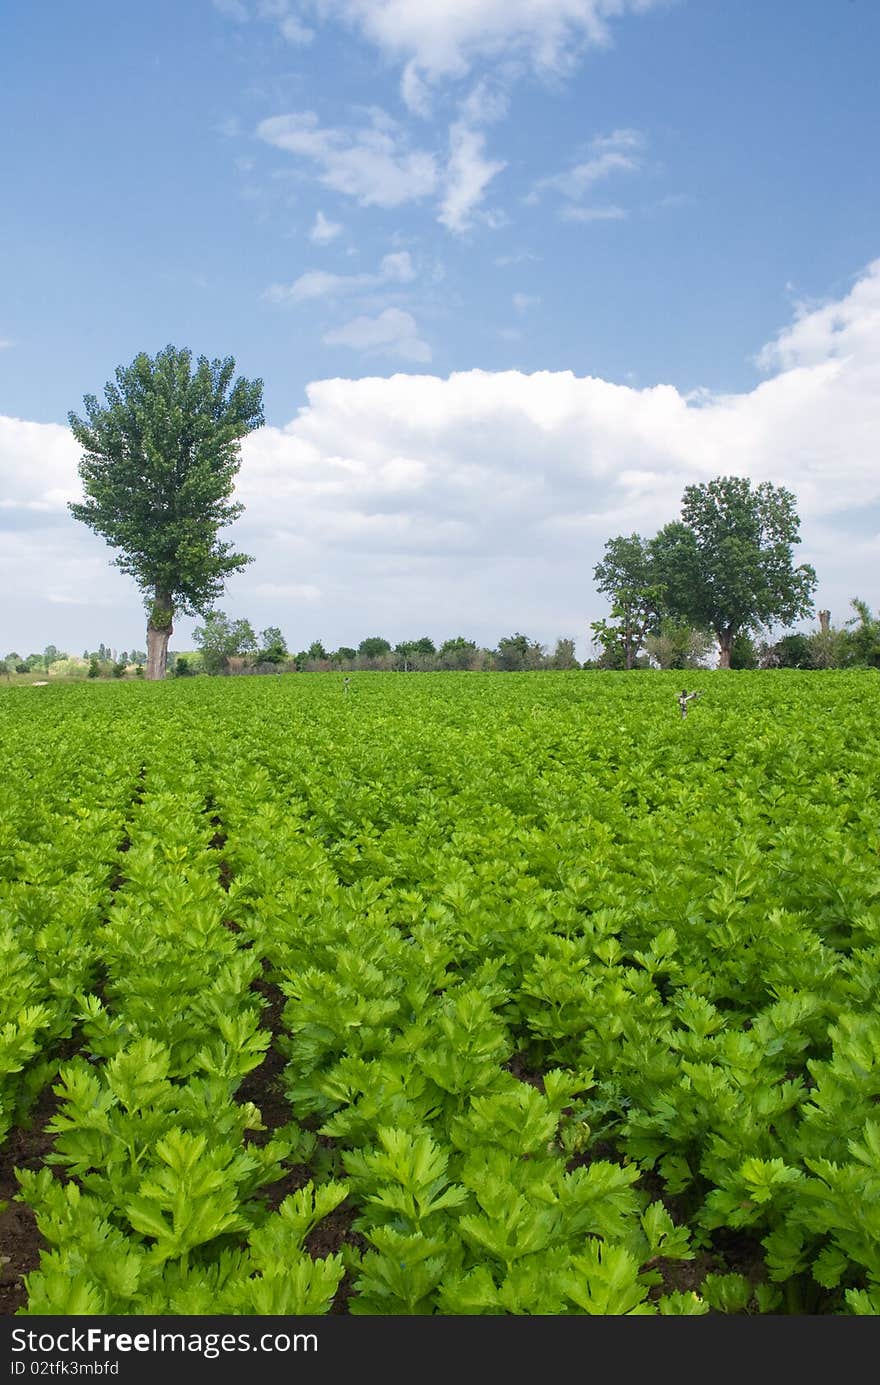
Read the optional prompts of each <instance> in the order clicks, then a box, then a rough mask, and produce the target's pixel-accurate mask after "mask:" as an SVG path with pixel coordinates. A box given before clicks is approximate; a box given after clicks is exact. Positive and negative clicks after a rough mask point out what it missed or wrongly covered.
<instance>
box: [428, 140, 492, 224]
mask: <svg viewBox="0 0 880 1385" xmlns="http://www.w3.org/2000/svg"><path fill="white" fill-rule="evenodd" d="M485 143H486V141H485V137H484V136H483V135H482V134H481V133H480V132H479V131H477V130H471V129H469V128H468V126H467V125H465V124H464V123H463V122H462V121H456V122H455V124H453V125H451V126H450V127H449V162H448V164H447V166H446V174H445V178H444V182H445V187H446V192H445V196H444V198H443V201H442V203H441V207H440V214H439V217H438V220H439V221H440V222H441V224H442V225H444V226H445V227H446V228H447V229H448V230H450V231H456V232H461V231H466V230H467V229H468V227H469V226H470V225H471V224H472V221H473V214H474V209H475V207H477V206H478V205H479V203H480V202H482V200H483V197H484V196H485V192H486V188H487V187H488V185H489V183H490V182H491V181H492V179H493V178H494V177H495V176H496V174H498V173H500V172H501V170H502V169H503V168H504V167H505V164H504V163H503V162H499V161H495V162H493V161H492V160H490V159H486V158H484V157H483V150H484V147H485Z"/></svg>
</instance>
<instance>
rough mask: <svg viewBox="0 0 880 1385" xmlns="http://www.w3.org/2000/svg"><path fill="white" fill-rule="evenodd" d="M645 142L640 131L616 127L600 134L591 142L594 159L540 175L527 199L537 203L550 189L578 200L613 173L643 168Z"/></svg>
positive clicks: (629, 171) (571, 199)
mask: <svg viewBox="0 0 880 1385" xmlns="http://www.w3.org/2000/svg"><path fill="white" fill-rule="evenodd" d="M644 142H645V141H644V136H643V135H641V134H640V133H639V131H638V130H614V131H612V133H611V134H610V135H597V136H596V138H595V139H593V140H592V141H591V146H590V147H591V149H592V157H591V158H589V159H585V160H583V161H582V162H581V163H578V164H575V165H574V166H573V167H572V168H569V169H566V170H565V172H564V173H555V174H553V175H552V176H551V177H549V178H540V179H539V180H538V182H537V183H535V185H534V187H533V188H532V191H531V192H530V193H529V196H528V198H527V199H526V200H527V201H529V202H536V201H538V199H539V196H540V194H541V193H542V192H545V191H548V190H549V191H551V192H558V193H561V195H562V196H563V197H567V198H568V199H569V200H570V201H572V202H579V201H581V200H582V199H583V198H584V197H585V196H586V195H587V193H588V192H590V191H591V190H592V188H593V186H594V185H595V184H596V183H599V182H602V181H603V180H604V179H606V178H609V177H610V176H611V175H612V174H614V173H637V172H638V171H639V170H640V168H641V159H640V157H639V153H638V151H640V150H641V148H642V146H643V145H644Z"/></svg>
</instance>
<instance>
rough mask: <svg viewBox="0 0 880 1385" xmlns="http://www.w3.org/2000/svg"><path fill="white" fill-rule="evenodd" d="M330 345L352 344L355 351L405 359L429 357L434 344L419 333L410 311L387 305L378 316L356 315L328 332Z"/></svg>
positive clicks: (327, 341) (326, 335)
mask: <svg viewBox="0 0 880 1385" xmlns="http://www.w3.org/2000/svg"><path fill="white" fill-rule="evenodd" d="M322 340H323V341H324V342H325V343H326V345H327V346H350V347H351V348H352V350H354V351H364V352H367V353H369V354H371V355H375V354H378V355H382V356H392V357H395V358H399V359H401V360H404V361H422V362H425V361H430V359H431V348H430V346H429V345H428V343H427V342H425V341H422V339H421V338H420V336H419V330H418V326H417V324H416V320H415V318H414V317H413V316H412V314H411V313H405V312H403V311H402V310H401V309H400V308H386V309H385V311H384V312H381V313H379V315H378V317H355V318H352V320H351V322H346V323H345V325H344V326H343V327H337V328H335V329H334V330H333V331H332V332H327V333H325V335H324V337H323V338H322Z"/></svg>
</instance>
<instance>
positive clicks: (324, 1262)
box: [10, 674, 880, 1314]
mask: <svg viewBox="0 0 880 1385" xmlns="http://www.w3.org/2000/svg"><path fill="white" fill-rule="evenodd" d="M706 681H707V682H708V684H709V686H708V688H707V691H706V693H705V694H704V697H703V699H701V702H700V703H699V704H698V708H697V711H695V712H694V713H693V714H692V715H691V716H690V717H689V718H688V719H687V721H684V722H682V721H681V720H680V719H679V718H678V717H677V716H676V715H673V710H672V709H673V707H674V686H673V682H672V680H669V679H663V678H658V679H652V680H651V682H650V684H648V683H647V682H644V681H640V680H639V679H638V678H637V677H633V678H626V677H619V678H617V677H614V676H611V675H609V676H608V677H607V678H601V679H598V678H593V679H589V678H583V677H577V676H573V675H557V676H553V677H551V676H548V677H547V678H546V679H542V680H530V679H529V678H528V677H527V676H524V677H522V678H517V677H511V678H510V679H508V680H499V679H494V680H481V679H479V678H478V677H473V676H472V677H469V678H465V677H457V676H455V675H450V676H449V677H447V678H442V679H441V678H438V679H435V680H431V681H430V684H426V683H425V682H423V681H421V680H419V679H418V678H413V679H403V678H395V677H394V676H387V677H381V676H370V677H364V678H362V679H359V680H355V682H354V683H353V685H352V688H351V691H350V692H349V693H343V692H342V685H341V683H340V684H339V685H338V686H337V681H336V680H330V679H323V680H322V679H320V678H317V677H316V678H313V679H309V678H307V677H302V678H296V679H279V680H277V682H272V683H265V682H261V683H260V684H256V685H255V684H251V683H248V682H246V681H245V680H242V682H241V683H234V682H233V683H231V684H224V685H223V687H222V688H220V689H217V688H216V687H213V686H210V685H208V686H207V687H206V686H205V685H203V684H198V685H195V686H193V685H172V686H171V687H169V688H161V689H153V688H131V689H128V688H125V689H115V688H108V689H106V690H103V689H102V690H100V691H101V692H102V693H104V694H105V696H106V702H105V703H104V704H103V705H102V704H99V707H98V709H97V712H96V715H97V716H98V718H100V714H101V711H102V710H103V711H104V714H105V715H106V716H107V717H108V718H109V717H111V716H112V717H113V718H114V719H115V720H116V721H119V722H121V724H123V725H125V713H126V712H129V713H130V714H131V715H132V716H133V715H134V714H135V711H136V710H142V709H143V707H145V706H146V707H152V708H153V709H154V711H155V713H156V715H157V717H158V718H159V719H158V720H157V723H156V727H155V734H154V735H153V736H152V737H150V738H147V743H146V744H145V739H144V737H143V735H135V734H134V733H133V732H132V733H130V734H129V738H128V741H129V743H128V744H126V745H121V746H120V755H124V756H125V757H126V771H125V773H121V774H120V775H119V776H117V780H116V783H117V790H118V792H119V794H120V795H121V797H120V799H119V800H118V802H116V801H115V800H114V806H113V807H112V809H111V807H109V806H108V807H107V809H106V813H107V814H109V816H108V818H107V821H106V824H105V825H106V832H107V836H106V840H104V838H101V842H102V843H103V847H101V848H99V847H98V845H97V838H98V837H100V833H98V832H97V819H96V823H95V832H96V849H95V856H94V860H93V861H92V862H90V866H92V867H93V868H94V871H95V875H96V881H97V882H98V883H97V885H96V889H97V891H98V892H97V894H96V896H95V903H94V909H93V912H92V913H91V914H90V915H89V916H88V918H85V919H84V920H83V925H82V927H81V929H80V932H79V933H78V934H76V937H77V938H79V937H81V936H84V935H88V940H87V945H86V947H85V948H79V947H73V948H72V950H73V951H74V952H75V953H76V961H75V962H74V961H73V960H71V962H70V964H69V965H67V964H66V965H65V968H64V975H65V977H66V978H67V979H66V981H65V984H66V985H67V987H68V991H69V999H68V1003H67V1011H66V1018H65V1019H64V1020H63V1022H62V1021H60V1020H58V1021H57V1022H56V1029H55V1030H53V1031H52V1034H53V1036H57V1033H58V1032H61V1031H63V1032H65V1033H67V1034H69V1033H71V1032H72V1025H75V1026H76V1034H77V1035H78V1039H79V1042H80V1043H81V1049H82V1051H81V1053H80V1056H78V1057H77V1058H75V1059H73V1060H72V1061H68V1062H67V1063H65V1064H63V1065H62V1067H61V1073H60V1077H59V1080H58V1082H57V1084H56V1091H57V1094H58V1096H59V1098H60V1104H59V1108H58V1112H57V1114H56V1116H55V1118H54V1121H53V1123H52V1129H53V1131H54V1132H55V1136H56V1138H55V1146H54V1153H53V1155H52V1156H51V1162H52V1163H54V1165H55V1167H56V1168H57V1169H58V1170H59V1171H60V1176H59V1175H57V1174H53V1173H52V1172H51V1170H50V1169H49V1168H46V1169H44V1170H42V1171H40V1172H39V1173H36V1174H29V1173H24V1174H23V1175H22V1180H21V1181H22V1191H23V1196H24V1198H25V1199H26V1200H27V1201H28V1203H29V1204H30V1205H31V1206H33V1207H34V1209H35V1210H36V1212H37V1214H38V1217H39V1223H40V1228H41V1231H42V1233H43V1235H44V1237H45V1239H46V1241H47V1243H48V1244H49V1246H50V1247H51V1249H50V1250H48V1251H47V1252H45V1253H44V1256H43V1261H42V1264H41V1268H40V1270H39V1271H38V1272H36V1273H34V1274H32V1275H31V1276H30V1277H29V1280H28V1289H29V1303H28V1311H30V1312H62V1313H66V1312H85V1311H89V1312H123V1313H129V1312H140V1313H147V1312H162V1313H167V1312H171V1313H202V1312H218V1311H219V1312H244V1313H254V1312H257V1313H293V1312H304V1311H307V1312H324V1311H327V1310H328V1309H329V1308H330V1306H331V1303H332V1302H333V1301H334V1298H335V1300H336V1302H337V1304H339V1303H340V1299H339V1293H340V1286H345V1285H347V1311H349V1312H356V1313H383V1314H401V1313H441V1314H460V1313H539V1314H563V1313H564V1314H569V1313H599V1314H622V1313H652V1312H663V1313H701V1312H706V1311H708V1310H709V1309H710V1308H713V1309H715V1310H717V1311H721V1312H736V1311H771V1312H778V1311H785V1310H787V1311H790V1312H831V1313H847V1312H863V1313H876V1312H877V1311H880V1226H877V1225H875V1215H874V1209H875V1208H876V1206H877V1205H878V1199H877V1193H878V1191H880V1122H878V1121H877V1119H876V1116H875V1112H876V1103H877V1100H878V1099H880V1022H878V1021H877V1020H876V1018H875V1016H876V1014H877V1000H878V994H877V992H878V984H880V965H878V962H880V957H878V950H877V949H878V946H880V937H878V932H880V866H878V846H880V837H878V830H877V821H878V818H877V806H878V796H880V776H878V770H877V764H878V757H877V755H876V745H874V744H872V743H871V741H870V738H869V737H866V734H865V726H866V717H867V715H868V714H869V709H870V708H871V706H872V705H873V703H874V700H875V698H876V688H875V683H876V680H875V679H874V678H873V677H872V676H871V675H864V676H861V675H831V676H827V677H826V676H822V677H817V676H799V675H778V676H773V675H769V676H768V675H766V674H765V675H763V676H762V678H761V679H760V683H759V682H758V681H757V680H754V679H749V678H748V676H747V675H739V676H736V677H728V678H727V679H725V678H724V677H723V675H718V676H715V677H713V676H712V675H708V676H707V680H706ZM53 692H54V693H56V702H55V704H54V708H55V716H56V719H57V721H58V723H60V724H61V725H62V726H63V725H66V724H67V722H66V721H65V714H66V717H67V718H68V719H70V717H71V716H72V714H73V712H74V710H75V709H76V710H77V711H78V710H79V708H80V705H81V701H82V698H83V697H84V696H85V693H86V692H94V690H80V689H73V690H70V691H68V690H53ZM58 692H61V693H62V694H63V695H64V696H63V697H62V698H58V697H57V693H58ZM47 705H48V704H47ZM90 731H91V733H92V734H93V735H94V736H95V737H96V740H95V743H94V751H93V753H96V752H97V746H98V743H99V741H98V739H97V738H98V737H99V736H100V731H99V729H98V727H97V726H96V725H95V724H92V726H91V727H90ZM123 739H124V738H123ZM182 746H185V747H186V749H185V753H182V752H181V747H182ZM83 753H84V755H85V759H86V761H87V760H88V735H85V737H84V752H83ZM135 761H138V762H139V763H140V764H141V765H143V770H142V771H141V774H140V777H138V773H137V765H136V763H135ZM56 777H57V776H56ZM46 778H47V781H48V780H49V779H51V773H50V772H49V771H47V774H46ZM123 785H124V786H125V787H123ZM133 786H135V787H136V795H135V799H136V801H134V802H132V801H131V800H132V787H133ZM126 794H127V795H128V805H127V807H126ZM52 808H53V811H54V814H55V817H56V818H57V820H58V822H59V825H61V824H62V823H63V821H64V808H63V805H62V804H61V803H60V801H55V802H54V803H53V805H52ZM97 811H98V810H97V809H96V812H97ZM113 813H115V814H116V815H117V816H116V818H113ZM120 813H122V814H124V815H126V816H125V827H124V830H125V837H124V844H125V847H126V849H125V851H124V852H123V853H122V856H121V858H120V857H119V856H118V853H117V858H116V861H115V862H113V852H114V851H115V850H116V847H117V846H118V838H117V840H116V844H112V842H113V829H114V828H115V830H117V831H118V829H119V827H120V822H121V819H120V817H119V814H120ZM50 818H51V814H50ZM50 818H47V822H49V826H48V828H47V829H46V835H52V829H51V821H50ZM62 837H63V833H62V834H60V835H59V840H61V838H62ZM89 842H91V838H89ZM89 849H90V850H91V846H90V847H89ZM102 850H103V855H102V854H101V851H102ZM120 861H121V863H120ZM111 863H112V865H111ZM80 868H81V869H82V863H80ZM111 870H112V872H113V873H112V874H111V873H110V872H111ZM16 880H17V883H18V884H19V885H20V884H21V883H22V880H24V883H25V884H27V883H28V879H27V878H26V877H22V876H21V875H20V872H19V875H18V876H17V877H16ZM111 885H112V886H113V888H112V889H111V888H110V886H111ZM102 890H103V892H104V893H101V891H102ZM11 897H12V895H11V893H10V898H11ZM94 910H97V918H96V915H95V912H94ZM12 935H13V936H14V937H15V938H16V939H17V940H18V941H19V943H21V940H22V939H24V938H26V937H27V930H26V929H25V928H23V927H22V925H21V924H20V923H17V924H16V925H15V926H14V927H13V928H12ZM84 958H87V959H91V960H90V961H89V962H88V965H86V963H85V962H84V961H83V959H84ZM84 966H85V970H83V967H84ZM77 967H79V970H77ZM89 967H91V968H92V971H89ZM96 969H97V970H96ZM96 974H99V975H100V986H99V987H98V988H97V989H96V988H95V987H94V985H92V984H91V982H92V981H93V979H94V976H95V975H96ZM270 995H271V996H275V997H280V998H281V1002H282V1003H281V1004H280V1005H279V1006H278V1007H276V1008H277V1009H278V1011H279V1013H278V1015H277V1016H276V1022H275V1023H274V1025H273V1029H274V1031H275V1033H274V1036H273V1033H272V1032H270V1028H269V1025H268V1014H267V1011H268V1006H267V1001H266V998H267V997H268V996H270ZM59 1024H60V1026H61V1029H60V1030H59V1029H58V1025H59ZM49 1048H51V1044H50V1045H49ZM267 1051H270V1058H271V1057H272V1055H274V1056H275V1058H277V1060H278V1061H277V1063H274V1064H273V1062H271V1061H269V1059H267ZM279 1066H281V1067H283V1074H282V1077H281V1080H280V1090H276V1091H272V1092H269V1091H265V1095H266V1097H267V1098H271V1099H272V1101H273V1102H274V1103H276V1104H277V1102H278V1100H279V1099H283V1100H284V1101H286V1103H287V1107H286V1112H285V1116H284V1118H283V1119H280V1120H279V1119H277V1118H276V1119H275V1120H274V1122H273V1128H272V1130H271V1131H268V1130H265V1129H261V1126H262V1125H263V1121H262V1118H261V1115H260V1113H259V1110H258V1109H257V1107H256V1106H255V1105H254V1103H253V1102H251V1101H249V1100H247V1099H246V1097H245V1095H244V1093H245V1092H247V1091H252V1092H254V1093H255V1094H256V1093H257V1092H259V1091H261V1090H264V1088H265V1083H264V1084H263V1087H261V1086H260V1082H259V1081H258V1080H257V1079H258V1078H259V1076H260V1073H261V1072H270V1071H271V1072H274V1071H276V1069H277V1067H279ZM33 1071H34V1072H35V1073H36V1072H37V1068H34V1070H33ZM31 1085H32V1087H33V1082H32V1084H31ZM295 1185H301V1186H297V1190H296V1191H294V1192H292V1193H289V1194H288V1195H287V1196H286V1197H285V1198H284V1199H283V1200H281V1202H280V1205H278V1206H276V1205H275V1204H276V1202H277V1201H278V1198H277V1194H276V1195H274V1196H273V1194H272V1188H273V1187H275V1188H282V1189H284V1188H287V1187H291V1186H295ZM331 1213H333V1214H334V1216H333V1217H332V1218H331V1221H332V1222H335V1224H336V1225H337V1226H343V1227H344V1228H345V1234H344V1235H339V1236H337V1237H336V1241H335V1242H334V1250H333V1251H332V1252H331V1253H330V1254H328V1255H326V1256H325V1257H324V1258H323V1259H318V1258H316V1257H315V1255H314V1254H311V1253H309V1246H310V1245H311V1244H312V1242H310V1240H309V1237H310V1235H311V1233H312V1231H313V1229H314V1227H315V1226H316V1225H317V1224H318V1223H319V1222H320V1220H321V1219H322V1218H325V1217H327V1216H328V1215H329V1214H331Z"/></svg>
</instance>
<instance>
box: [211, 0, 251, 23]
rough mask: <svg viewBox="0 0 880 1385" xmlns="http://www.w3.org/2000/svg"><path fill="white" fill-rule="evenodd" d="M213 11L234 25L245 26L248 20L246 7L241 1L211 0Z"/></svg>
mask: <svg viewBox="0 0 880 1385" xmlns="http://www.w3.org/2000/svg"><path fill="white" fill-rule="evenodd" d="M212 3H213V6H214V9H215V10H219V12H220V14H222V15H223V16H224V17H225V18H226V19H231V20H233V21H234V22H235V23H236V24H246V23H247V21H248V20H249V19H250V15H249V13H248V9H247V6H246V5H244V4H243V3H242V0H212Z"/></svg>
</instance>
